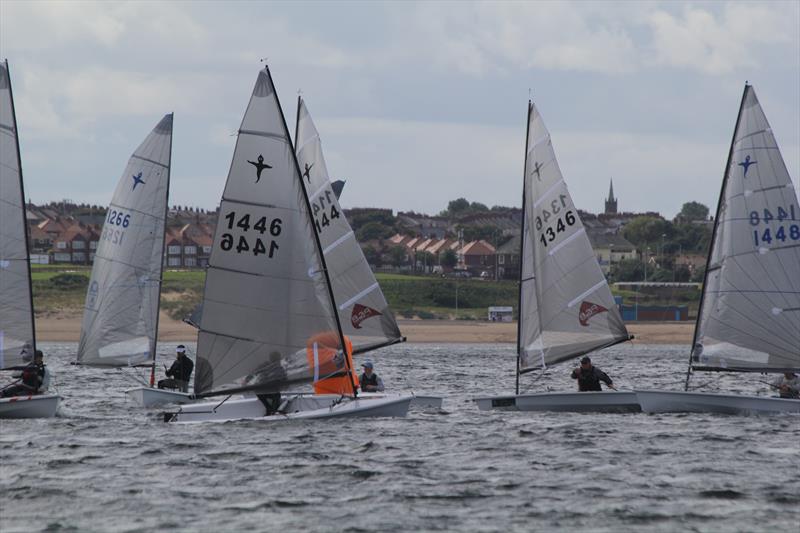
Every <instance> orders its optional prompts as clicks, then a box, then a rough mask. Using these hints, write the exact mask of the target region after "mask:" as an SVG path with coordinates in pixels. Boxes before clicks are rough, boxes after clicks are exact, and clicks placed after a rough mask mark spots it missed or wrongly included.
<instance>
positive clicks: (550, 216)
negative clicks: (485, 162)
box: [519, 104, 629, 372]
mask: <svg viewBox="0 0 800 533" xmlns="http://www.w3.org/2000/svg"><path fill="white" fill-rule="evenodd" d="M524 183H525V185H524V192H523V194H524V195H525V199H524V201H525V212H524V213H523V217H524V218H523V244H522V274H521V288H520V291H521V295H520V299H521V308H520V328H521V331H520V346H519V349H520V371H521V372H525V371H529V370H533V369H536V368H542V367H546V366H547V365H552V364H555V363H558V362H561V361H564V360H567V359H570V358H573V357H576V356H578V355H582V354H584V353H587V352H590V351H593V350H596V349H599V348H603V347H605V346H609V345H611V344H615V343H617V342H621V341H624V340H627V339H628V338H629V335H628V331H627V330H626V328H625V325H624V324H623V322H622V318H621V316H620V314H619V311H618V309H617V306H616V304H615V302H614V298H613V297H612V295H611V290H610V289H609V287H608V283H607V282H606V279H605V276H604V275H603V272H602V271H601V270H600V266H599V265H598V263H597V258H596V257H595V254H594V251H593V250H592V247H591V244H590V243H589V238H588V236H587V235H586V230H585V229H584V226H583V223H582V222H581V220H580V217H579V216H578V210H577V209H576V208H575V206H574V204H573V203H572V197H571V196H570V194H569V191H568V190H567V185H566V183H565V181H564V177H563V176H562V175H561V170H560V169H559V167H558V162H557V161H556V157H555V152H554V151H553V144H552V142H551V140H550V133H549V132H548V131H547V127H546V126H545V124H544V121H543V120H542V117H541V115H540V114H539V111H538V110H537V109H536V106H535V105H533V104H530V106H529V110H528V141H527V155H526V163H525V181H524Z"/></svg>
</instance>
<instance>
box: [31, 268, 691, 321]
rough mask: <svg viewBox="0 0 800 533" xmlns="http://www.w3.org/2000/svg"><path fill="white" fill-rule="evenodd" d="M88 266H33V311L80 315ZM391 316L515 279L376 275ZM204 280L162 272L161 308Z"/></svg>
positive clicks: (466, 305) (663, 294) (653, 293)
mask: <svg viewBox="0 0 800 533" xmlns="http://www.w3.org/2000/svg"><path fill="white" fill-rule="evenodd" d="M90 273H91V269H90V268H88V267H71V266H70V267H65V266H62V267H58V266H55V265H34V266H33V269H32V277H33V294H34V305H35V307H36V314H37V315H40V316H47V315H50V314H54V313H75V312H77V313H80V312H81V310H82V309H83V304H84V299H85V297H86V289H87V286H88V283H89V275H90ZM376 277H377V278H378V282H379V283H380V285H381V288H382V289H383V292H384V294H385V295H386V299H387V300H388V301H389V305H390V306H391V308H392V309H393V310H394V312H395V314H397V315H398V316H401V317H405V318H414V317H419V318H424V319H435V318H442V319H449V318H457V319H461V320H483V319H485V318H486V312H487V311H486V308H487V307H489V306H493V305H505V306H511V307H513V308H514V310H515V312H516V309H517V283H516V282H513V281H498V282H494V281H481V280H473V279H467V280H463V279H461V280H455V279H449V278H448V279H446V278H441V277H438V276H405V275H401V274H383V273H379V274H377V276H376ZM204 283H205V271H204V270H180V271H175V270H168V271H166V272H164V281H163V285H162V290H161V307H162V309H163V310H164V311H165V312H167V313H168V314H169V315H170V316H171V317H172V318H174V319H177V320H180V319H182V318H184V317H186V316H188V315H189V313H191V311H192V310H193V309H194V308H195V306H197V304H199V303H200V300H201V298H202V294H203V287H204ZM615 295H618V296H622V297H623V301H624V303H625V304H631V305H632V304H634V303H635V302H637V301H638V303H639V305H688V306H689V314H690V316H694V314H695V313H696V311H697V302H698V297H699V291H697V290H694V289H691V290H680V291H679V290H674V289H669V290H664V289H642V290H640V291H639V292H635V291H630V290H625V291H616V292H615Z"/></svg>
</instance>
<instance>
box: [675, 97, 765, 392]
mask: <svg viewBox="0 0 800 533" xmlns="http://www.w3.org/2000/svg"><path fill="white" fill-rule="evenodd" d="M749 89H750V85H749V84H748V83H747V82H745V84H744V91H743V92H742V101H741V103H740V104H739V114H738V115H736V126H735V127H734V128H733V135H732V137H731V147H730V149H729V150H728V161H727V162H726V163H725V171H724V173H723V176H722V187H720V189H719V200H718V201H717V211H716V213H715V214H714V229H713V230H712V232H711V242H710V243H709V246H708V256H707V257H706V270H705V272H704V273H703V294H702V295H701V297H700V305H699V306H698V308H697V319H696V320H695V323H694V334H693V336H692V346H691V347H690V348H689V365H688V368H687V369H686V382H685V383H684V385H683V390H685V391H688V390H689V380H690V379H691V377H692V356H693V354H694V347H695V344H696V343H697V332H698V331H699V329H700V318H701V317H702V316H703V302H704V301H705V299H706V283H707V282H708V272H709V270H710V269H711V255H712V254H713V253H714V243H715V242H716V240H717V226H718V225H719V213H720V211H721V210H722V202H723V201H724V198H725V188H726V187H727V186H728V175H729V174H730V172H729V169H730V166H731V160H732V159H733V146H734V144H735V143H736V133H737V132H738V131H739V122H740V121H741V120H742V111H743V110H744V101H745V98H746V97H747V91H748V90H749ZM715 270H716V269H715Z"/></svg>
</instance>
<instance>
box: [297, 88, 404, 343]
mask: <svg viewBox="0 0 800 533" xmlns="http://www.w3.org/2000/svg"><path fill="white" fill-rule="evenodd" d="M295 143H296V150H297V161H298V163H299V165H300V171H301V173H302V176H303V184H304V186H305V187H306V190H307V191H308V197H309V201H310V202H311V214H312V216H313V219H314V226H315V227H316V229H317V233H318V234H319V240H320V244H321V245H322V250H323V253H324V254H325V263H326V265H327V267H328V273H329V277H330V280H331V286H332V287H333V293H334V299H335V301H336V304H337V312H338V313H339V321H340V323H341V325H342V330H343V331H344V333H345V335H347V336H348V338H349V339H350V341H351V342H352V343H353V351H354V352H355V353H359V352H365V351H368V350H372V349H374V348H377V347H380V346H386V345H389V344H394V343H396V342H400V341H402V340H403V337H402V335H401V333H400V329H399V328H398V326H397V321H396V320H395V317H394V314H393V313H392V311H391V309H389V304H388V303H387V302H386V298H385V297H384V295H383V292H382V291H381V288H380V285H378V281H377V280H376V279H375V275H374V274H373V273H372V270H371V269H370V267H369V263H367V259H366V258H365V257H364V253H363V252H362V251H361V247H360V246H359V244H358V241H357V240H356V236H355V233H354V232H353V229H352V228H351V227H350V224H349V223H348V222H347V219H346V218H345V216H344V213H343V212H342V208H341V207H340V206H339V200H338V198H337V195H336V194H335V192H334V189H333V187H332V185H331V182H330V177H329V176H328V168H327V166H326V164H325V158H324V157H323V155H322V142H321V140H320V136H319V133H318V132H317V128H316V127H315V126H314V122H313V121H312V120H311V115H310V114H309V112H308V108H307V107H306V105H305V102H304V101H303V99H302V98H298V111H297V135H296V136H295Z"/></svg>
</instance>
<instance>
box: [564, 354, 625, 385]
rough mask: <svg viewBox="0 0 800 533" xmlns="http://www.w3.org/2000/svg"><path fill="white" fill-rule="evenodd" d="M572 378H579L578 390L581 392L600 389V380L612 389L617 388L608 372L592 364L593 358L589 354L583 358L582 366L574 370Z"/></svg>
mask: <svg viewBox="0 0 800 533" xmlns="http://www.w3.org/2000/svg"><path fill="white" fill-rule="evenodd" d="M572 379H577V380H578V390H579V391H581V392H589V391H600V390H603V389H602V388H601V387H600V382H601V381H602V382H603V383H605V384H606V386H607V387H608V388H610V389H614V390H616V388H615V387H614V384H613V383H612V381H611V378H610V377H608V374H606V373H605V372H603V371H602V370H600V369H599V368H597V367H596V366H593V365H592V360H591V359H589V357H588V356H584V357H583V359H581V366H579V367H578V368H576V369H575V370H573V371H572Z"/></svg>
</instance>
